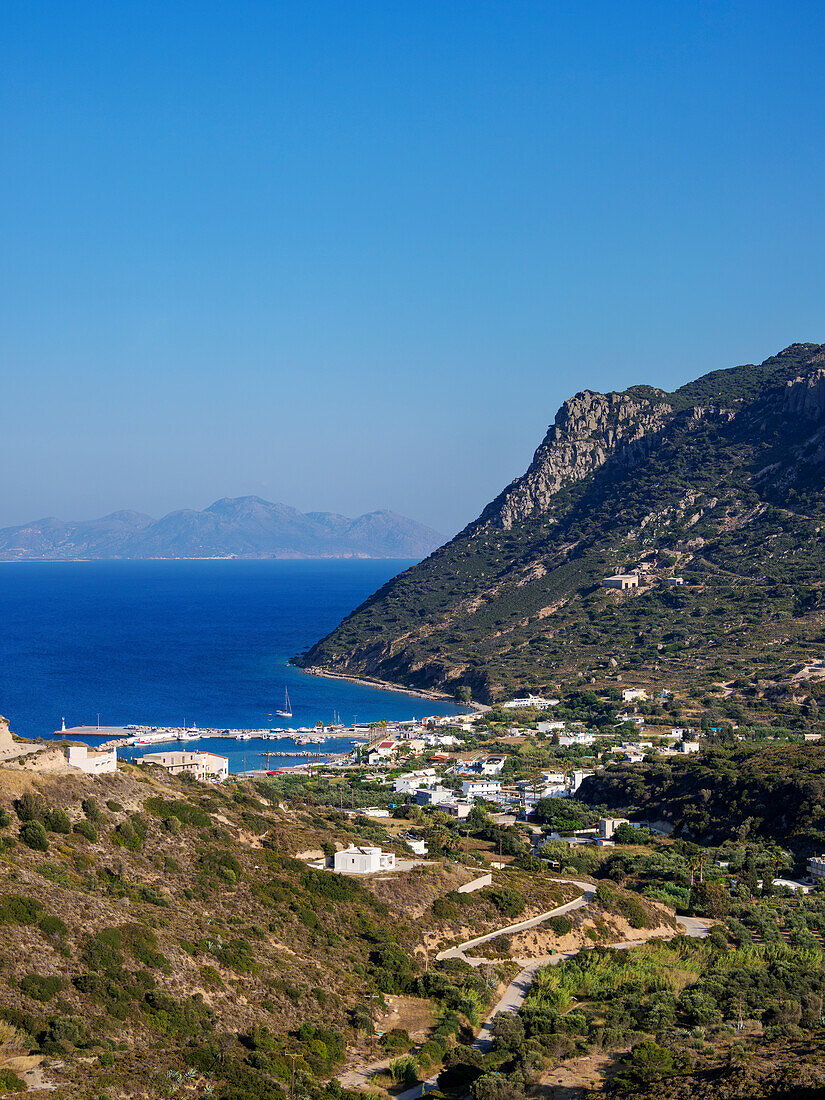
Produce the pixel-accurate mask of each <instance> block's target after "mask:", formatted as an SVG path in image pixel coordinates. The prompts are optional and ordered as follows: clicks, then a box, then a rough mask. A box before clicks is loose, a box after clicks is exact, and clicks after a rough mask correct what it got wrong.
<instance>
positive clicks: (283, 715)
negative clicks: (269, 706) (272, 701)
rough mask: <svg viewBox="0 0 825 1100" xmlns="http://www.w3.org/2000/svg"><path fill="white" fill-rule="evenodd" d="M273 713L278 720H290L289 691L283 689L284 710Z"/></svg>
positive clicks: (290, 704)
mask: <svg viewBox="0 0 825 1100" xmlns="http://www.w3.org/2000/svg"><path fill="white" fill-rule="evenodd" d="M275 713H276V714H277V715H278V717H279V718H291V717H292V703H290V701H289V689H288V688H284V709H283V710H276V711H275Z"/></svg>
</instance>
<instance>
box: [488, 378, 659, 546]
mask: <svg viewBox="0 0 825 1100" xmlns="http://www.w3.org/2000/svg"><path fill="white" fill-rule="evenodd" d="M672 416H673V408H672V407H671V406H670V405H669V404H667V403H666V402H662V401H657V402H652V401H644V400H637V399H635V398H633V397H631V396H630V395H628V394H626V393H607V394H605V393H592V392H591V391H590V390H584V391H583V392H581V393H577V394H576V396H575V397H572V398H571V399H570V400H569V401H565V403H564V404H563V405H562V407H561V408H560V409H559V411H558V413H556V419H555V423H554V424H552V425H551V426H550V428H549V429H548V431H547V435H546V436H545V437H544V440H543V442H542V443H541V445H540V447H539V448H538V450H537V451H536V453H535V455H534V457H533V461H532V462H531V463H530V467H529V469H528V470H527V473H525V474H524V475H523V477H520V478H517V479H516V480H515V481H514V482H512V484H510V485H509V486H508V487H507V488H506V489H505V490H504V492H503V493H502V494H501V495H500V496H499V497H497V498H496V500H494V501H493V502H492V504H489V505H488V506H487V507H486V508H485V509H484V511H483V512H482V514H481V516H480V518H479V520H478V524H479V525H483V524H487V523H489V524H492V525H494V526H498V527H501V528H502V529H503V530H505V531H507V530H509V529H510V528H511V527H513V525H514V524H515V523H518V522H520V521H522V520H524V519H526V518H527V517H528V516H530V515H533V514H534V513H536V512H545V511H547V510H548V509H549V508H550V506H551V503H552V500H553V497H554V496H555V495H556V494H557V493H558V492H559V491H560V490H561V489H562V488H564V486H565V485H570V484H572V483H573V482H576V481H582V480H583V479H584V478H587V477H589V476H590V475H591V474H593V473H595V471H596V470H598V469H599V468H600V467H602V466H603V465H604V464H605V462H607V460H608V458H611V457H613V456H617V457H618V458H619V459H620V461H621V462H622V463H623V464H625V465H627V466H633V465H635V464H636V463H637V462H638V461H639V460H640V459H641V458H642V457H643V455H644V454H645V453H646V452H647V450H648V449H649V446H650V443H651V441H652V439H653V438H654V437H655V436H656V434H657V433H658V432H659V431H661V429H662V428H663V427H664V425H665V424H666V423H667V422H668V420H669V419H670V418H671V417H672Z"/></svg>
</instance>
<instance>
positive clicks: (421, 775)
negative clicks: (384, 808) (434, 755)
mask: <svg viewBox="0 0 825 1100" xmlns="http://www.w3.org/2000/svg"><path fill="white" fill-rule="evenodd" d="M437 785H438V776H437V775H436V772H435V768H422V769H421V771H417V772H407V773H406V774H405V775H399V776H398V778H397V779H396V780H395V791H396V794H411V793H412V792H413V791H415V790H417V789H418V788H419V787H435V786H437Z"/></svg>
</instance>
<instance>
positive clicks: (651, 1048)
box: [616, 1039, 676, 1088]
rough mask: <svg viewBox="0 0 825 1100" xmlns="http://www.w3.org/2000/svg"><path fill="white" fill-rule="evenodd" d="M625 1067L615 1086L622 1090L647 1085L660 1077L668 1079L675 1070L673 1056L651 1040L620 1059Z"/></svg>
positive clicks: (637, 1046)
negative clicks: (622, 1088) (621, 1087)
mask: <svg viewBox="0 0 825 1100" xmlns="http://www.w3.org/2000/svg"><path fill="white" fill-rule="evenodd" d="M622 1062H623V1064H624V1065H625V1066H626V1067H627V1068H626V1069H624V1070H623V1071H622V1072H621V1073H620V1074H619V1075H618V1076H617V1077H616V1084H617V1085H620V1086H623V1087H624V1088H633V1087H635V1086H636V1085H648V1084H650V1083H651V1082H653V1081H658V1080H660V1079H661V1078H662V1077H669V1076H670V1075H671V1074H672V1073H673V1072H674V1070H675V1069H676V1066H675V1063H674V1060H673V1055H672V1054H671V1053H670V1051H669V1050H666V1049H665V1047H660V1046H659V1044H658V1043H654V1042H653V1040H652V1039H646V1040H645V1041H644V1042H643V1043H637V1045H636V1046H635V1047H634V1048H633V1049H632V1050H631V1052H630V1053H629V1054H626V1055H625V1056H624V1058H622Z"/></svg>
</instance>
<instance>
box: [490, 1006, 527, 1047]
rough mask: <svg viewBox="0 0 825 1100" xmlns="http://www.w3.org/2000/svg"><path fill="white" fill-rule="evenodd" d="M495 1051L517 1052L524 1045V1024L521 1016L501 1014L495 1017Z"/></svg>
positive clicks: (492, 1029)
mask: <svg viewBox="0 0 825 1100" xmlns="http://www.w3.org/2000/svg"><path fill="white" fill-rule="evenodd" d="M490 1030H491V1031H492V1034H493V1050H500V1051H517V1050H518V1049H519V1048H520V1047H521V1045H522V1044H523V1043H524V1024H523V1023H522V1021H521V1018H520V1017H519V1016H514V1015H512V1014H511V1013H509V1012H499V1013H497V1014H496V1015H495V1016H494V1017H493V1023H492V1027H491V1029H490Z"/></svg>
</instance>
